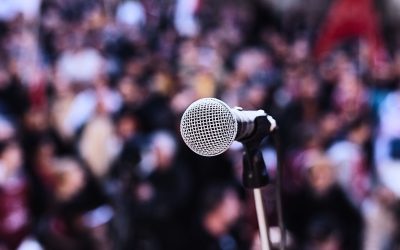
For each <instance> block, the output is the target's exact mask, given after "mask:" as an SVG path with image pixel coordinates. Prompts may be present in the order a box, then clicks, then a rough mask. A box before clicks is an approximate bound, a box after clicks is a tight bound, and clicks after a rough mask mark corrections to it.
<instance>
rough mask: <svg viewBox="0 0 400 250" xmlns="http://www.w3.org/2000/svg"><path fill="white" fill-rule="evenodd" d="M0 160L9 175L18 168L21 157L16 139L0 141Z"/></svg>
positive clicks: (21, 160) (20, 163)
mask: <svg viewBox="0 0 400 250" xmlns="http://www.w3.org/2000/svg"><path fill="white" fill-rule="evenodd" d="M0 161H1V163H2V166H3V167H4V168H5V170H6V172H7V173H8V174H9V175H12V174H13V173H16V172H17V171H18V170H19V169H20V167H21V165H22V163H23V157H22V151H21V148H20V146H19V144H18V142H17V141H15V140H14V139H7V140H3V141H0Z"/></svg>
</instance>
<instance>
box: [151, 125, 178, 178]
mask: <svg viewBox="0 0 400 250" xmlns="http://www.w3.org/2000/svg"><path fill="white" fill-rule="evenodd" d="M152 149H153V153H154V156H155V165H156V168H158V169H160V170H164V169H168V168H169V167H170V166H172V163H173V161H174V159H175V154H176V150H177V143H176V140H175V138H174V137H173V136H172V135H171V134H169V133H168V132H164V131H159V132H157V133H155V134H154V135H153V138H152Z"/></svg>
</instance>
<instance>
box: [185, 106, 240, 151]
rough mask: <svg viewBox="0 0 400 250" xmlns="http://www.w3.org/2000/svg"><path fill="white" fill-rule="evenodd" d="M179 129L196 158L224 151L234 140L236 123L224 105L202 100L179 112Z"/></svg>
mask: <svg viewBox="0 0 400 250" xmlns="http://www.w3.org/2000/svg"><path fill="white" fill-rule="evenodd" d="M180 129H181V135H182V138H183V140H184V141H185V143H186V145H188V147H189V148H190V149H191V150H193V151H194V152H195V153H197V154H199V155H203V156H215V155H219V154H221V153H223V152H225V151H226V150H227V149H228V148H229V146H230V145H231V144H232V142H233V141H234V140H235V137H236V133H237V130H238V124H237V121H236V119H235V117H234V115H233V113H232V112H231V109H230V107H229V106H228V105H226V104H225V103H224V102H222V101H220V100H218V99H215V98H203V99H200V100H197V101H195V102H194V103H192V104H191V105H190V106H189V107H188V108H187V109H186V111H185V112H184V113H183V116H182V119H181V127H180Z"/></svg>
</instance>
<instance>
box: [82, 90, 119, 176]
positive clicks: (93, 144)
mask: <svg viewBox="0 0 400 250" xmlns="http://www.w3.org/2000/svg"><path fill="white" fill-rule="evenodd" d="M103 98H104V97H103ZM103 102H104V100H103V99H100V100H99V102H98V104H97V108H96V109H97V111H96V114H95V115H94V116H93V117H91V118H90V120H89V121H88V122H87V123H86V124H85V127H84V129H83V131H82V135H81V138H80V141H79V152H80V155H81V156H82V158H83V159H84V160H85V161H86V162H87V164H88V166H89V169H90V170H91V171H92V173H93V174H94V176H96V177H97V178H99V179H101V178H103V177H105V175H106V174H107V173H108V172H109V170H110V166H111V163H112V162H113V161H114V159H115V158H116V156H117V155H118V153H119V151H120V150H121V144H120V142H119V141H118V139H117V136H116V134H115V132H116V131H115V129H114V124H113V122H112V120H111V117H110V115H109V114H108V113H107V110H106V107H105V104H104V103H103Z"/></svg>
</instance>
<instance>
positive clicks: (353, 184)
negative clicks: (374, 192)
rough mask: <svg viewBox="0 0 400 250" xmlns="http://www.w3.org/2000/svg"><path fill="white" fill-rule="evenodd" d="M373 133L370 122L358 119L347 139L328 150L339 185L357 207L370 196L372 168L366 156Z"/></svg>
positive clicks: (348, 128) (353, 123)
mask: <svg viewBox="0 0 400 250" xmlns="http://www.w3.org/2000/svg"><path fill="white" fill-rule="evenodd" d="M371 133H372V131H371V127H370V125H369V122H368V120H365V119H357V120H355V121H353V122H352V123H351V124H349V126H348V127H347V131H345V138H344V139H343V140H339V141H337V142H335V143H333V144H332V146H331V147H329V149H328V150H327V155H328V157H329V158H330V159H331V161H332V163H333V166H334V168H335V169H336V172H337V173H338V182H339V184H340V185H341V186H342V187H343V189H344V190H346V193H347V194H348V195H349V198H350V199H351V200H352V201H353V202H355V204H357V205H359V204H360V203H361V202H362V201H363V199H364V198H365V197H366V196H367V195H368V192H369V189H370V184H371V177H372V169H371V168H372V167H371V166H370V165H369V162H368V158H367V155H366V152H368V151H367V150H366V148H367V146H368V141H369V140H370V138H371Z"/></svg>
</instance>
